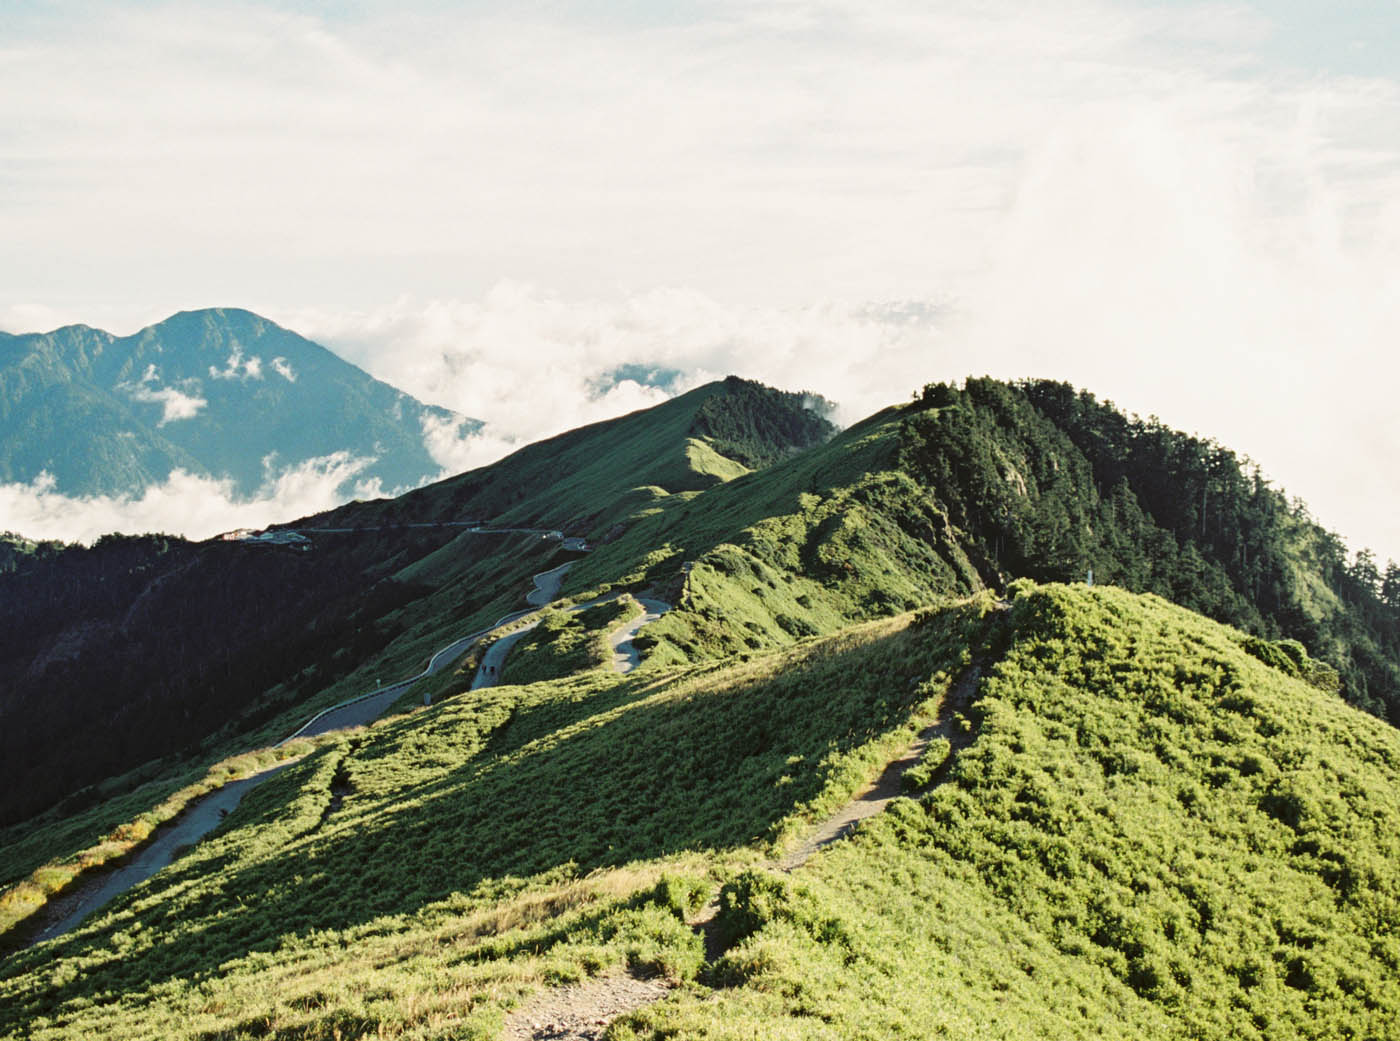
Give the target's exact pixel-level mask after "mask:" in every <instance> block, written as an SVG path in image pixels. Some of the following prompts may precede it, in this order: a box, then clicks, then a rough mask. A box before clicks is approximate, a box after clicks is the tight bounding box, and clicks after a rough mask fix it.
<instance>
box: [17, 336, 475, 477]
mask: <svg viewBox="0 0 1400 1041" xmlns="http://www.w3.org/2000/svg"><path fill="white" fill-rule="evenodd" d="M460 422H461V417H460V416H457V415H456V414H455V413H452V412H449V411H448V410H446V409H441V408H437V407H434V406H426V405H423V404H422V403H421V402H418V401H416V400H414V399H413V398H411V397H409V396H408V395H406V394H403V393H401V392H399V391H397V390H395V389H394V388H392V387H390V386H387V385H386V384H383V383H380V382H378V381H377V380H374V379H372V378H371V377H370V376H369V375H368V374H367V373H365V372H363V371H362V370H360V369H358V368H356V367H355V366H353V365H351V364H349V363H348V362H345V361H342V360H341V359H340V358H337V357H336V356H335V355H334V354H332V353H331V352H330V351H327V350H326V349H325V348H323V347H320V346H318V345H317V344H315V343H312V342H311V341H309V340H306V339H304V338H303V337H301V336H298V335H296V334H295V333H293V332H290V331H288V330H286V329H283V328H281V327H280V326H278V325H276V324H274V323H273V322H270V321H268V320H267V319H265V318H260V317H258V316H257V315H255V314H251V313H249V312H247V311H241V310H237V309H226V310H225V309H218V310H203V311H186V312H182V313H180V314H177V315H174V316H173V317H171V318H168V319H166V320H165V321H163V322H160V323H158V324H156V325H153V326H150V327H148V328H146V329H142V330H141V331H140V332H138V333H135V334H133V335H131V336H124V337H116V336H112V335H111V334H110V333H105V332H102V331H101V330H97V329H89V328H87V327H85V326H69V327H66V328H63V329H57V330H55V331H53V332H51V333H45V334H30V335H24V336H5V337H3V338H2V339H0V481H19V482H29V481H32V480H34V479H35V478H36V477H38V476H39V474H40V473H41V472H47V473H48V474H50V475H52V477H53V478H54V479H55V481H56V482H57V487H58V489H59V491H61V492H63V493H65V494H68V495H93V494H124V495H131V494H135V493H138V492H139V491H140V490H141V489H142V488H144V487H145V486H147V485H149V484H152V483H158V482H161V481H164V480H165V479H166V478H167V477H168V476H169V474H170V472H171V470H173V469H175V468H180V469H183V470H186V471H188V472H191V473H195V474H203V475H210V476H215V477H229V478H232V479H233V481H234V483H235V485H236V487H237V489H238V491H240V492H242V493H250V492H253V491H256V490H257V489H258V487H259V486H260V485H262V484H263V482H264V481H265V480H266V479H267V478H268V476H269V466H271V467H272V469H273V470H276V471H280V470H282V469H285V468H287V467H291V466H295V465H297V464H299V463H303V462H305V461H307V460H310V459H316V458H322V457H325V456H329V455H332V454H334V453H338V452H344V453H348V454H349V455H350V456H353V457H356V458H363V459H366V460H372V462H370V463H369V464H368V465H367V466H366V468H365V469H364V470H363V472H361V473H360V474H358V475H357V477H356V480H368V481H373V480H375V479H378V480H379V481H381V482H382V483H383V485H384V487H385V488H386V489H395V488H403V487H412V486H415V485H417V484H420V483H421V482H422V481H423V480H424V479H426V478H429V477H433V476H436V475H437V474H438V473H439V472H440V469H441V468H440V467H439V466H438V465H437V464H436V463H435V462H434V461H433V459H432V458H431V456H430V455H429V454H428V451H427V449H426V448H425V447H424V433H425V424H429V425H431V424H456V423H460ZM346 490H347V491H348V490H349V489H348V488H347V489H346Z"/></svg>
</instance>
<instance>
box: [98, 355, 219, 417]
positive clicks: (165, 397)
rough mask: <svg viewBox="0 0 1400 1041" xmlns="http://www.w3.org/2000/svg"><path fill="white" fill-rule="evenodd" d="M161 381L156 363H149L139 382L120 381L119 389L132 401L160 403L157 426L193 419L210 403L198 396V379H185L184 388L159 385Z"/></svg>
mask: <svg viewBox="0 0 1400 1041" xmlns="http://www.w3.org/2000/svg"><path fill="white" fill-rule="evenodd" d="M159 382H160V373H159V372H158V371H157V369H156V367H155V366H154V365H148V366H146V371H145V373H144V374H142V376H141V379H140V380H139V381H138V382H136V383H119V384H117V389H118V390H122V391H125V392H126V393H127V394H128V395H129V396H130V397H131V400H132V401H140V402H144V403H146V404H151V405H159V406H160V407H161V417H160V421H159V422H158V423H156V426H157V427H163V426H165V424H167V423H174V422H177V421H179V420H181V419H193V418H194V417H195V416H197V415H199V412H200V410H201V409H203V408H204V407H205V406H207V405H208V404H209V402H208V401H207V400H205V399H204V398H201V397H199V396H198V391H199V383H198V381H196V380H186V381H184V382H183V386H184V388H185V389H184V390H180V389H178V388H176V387H160V386H157V384H159Z"/></svg>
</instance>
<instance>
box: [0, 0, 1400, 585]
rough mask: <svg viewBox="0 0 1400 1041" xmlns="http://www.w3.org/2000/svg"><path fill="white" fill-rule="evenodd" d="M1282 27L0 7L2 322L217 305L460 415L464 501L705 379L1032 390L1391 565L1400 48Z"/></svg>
mask: <svg viewBox="0 0 1400 1041" xmlns="http://www.w3.org/2000/svg"><path fill="white" fill-rule="evenodd" d="M1314 6H1315V8H1316V9H1315V10H1310V9H1309V7H1308V5H1262V4H1260V5H1251V4H1249V3H1245V4H1239V3H1233V2H1232V3H1220V4H1217V3H1190V4H1174V5H1169V6H1163V5H1160V4H1156V5H1149V4H1145V3H1142V4H1139V3H1124V2H1115V3H1110V2H1101V0H1072V2H1069V3H1065V4H1057V5H1054V7H1053V9H1052V8H1039V7H1037V6H1035V5H1026V4H1020V3H1013V2H1010V0H994V2H992V3H984V2H980V0H979V2H967V3H959V2H954V3H947V4H937V5H928V4H919V3H904V2H891V0H874V2H869V0H867V2H862V3H859V4H857V3H854V2H844V0H822V2H817V0H781V2H777V0H775V2H759V3H725V2H709V3H700V4H695V5H683V6H681V7H675V6H668V5H650V6H648V5H640V6H639V5H621V6H617V5H612V6H609V5H603V6H601V7H599V6H575V7H569V8H560V7H557V6H552V7H548V8H539V7H535V6H527V7H523V8H522V7H521V6H520V5H504V4H493V3H487V4H481V5H472V7H471V11H470V13H463V11H462V10H461V9H459V8H457V7H454V6H452V5H446V6H443V5H435V4H429V3H410V4H407V5H396V6H395V9H394V10H393V12H392V13H390V12H389V11H388V9H378V11H377V12H376V11H366V10H361V11H358V12H356V13H350V14H347V13H343V12H334V13H328V12H331V9H330V8H326V7H317V8H315V9H312V8H309V7H299V6H298V5H296V4H291V3H276V4H273V3H267V4H260V3H251V4H245V3H240V4H232V3H230V4H228V5H200V7H199V8H198V10H193V9H186V8H184V7H180V6H175V5H160V6H158V7H155V8H151V7H149V6H148V5H137V4H134V3H131V4H104V5H97V4H89V3H60V4H57V5H51V6H46V7H44V8H34V9H31V10H27V11H25V12H7V14H6V15H5V16H4V17H5V19H6V21H5V24H4V29H5V38H6V48H5V50H4V53H3V55H0V77H3V78H4V80H5V81H6V82H8V83H11V84H14V85H15V89H11V90H6V91H0V126H5V127H7V128H9V129H8V131H7V132H0V157H3V158H5V159H7V160H9V161H8V162H6V163H3V164H0V215H3V217H4V219H5V223H6V229H7V245H8V247H9V248H8V249H7V250H6V256H5V257H4V258H0V284H4V285H6V286H7V287H8V294H7V297H6V299H4V300H0V327H3V328H7V329H11V330H14V331H21V330H30V329H36V328H43V327H46V326H51V325H53V324H58V322H60V321H68V320H80V321H85V322H88V323H91V324H95V325H102V326H104V327H107V328H110V329H113V331H121V332H125V331H131V330H132V329H134V328H135V327H137V326H138V325H140V324H142V323H145V322H150V321H155V320H158V319H160V318H162V317H164V316H165V315H166V314H168V313H170V312H171V311H174V310H177V309H180V308H184V307H195V306H210V305H213V306H217V305H223V304H230V305H240V306H246V307H249V308H251V309H253V310H256V311H258V312H260V313H263V314H267V315H268V316H269V317H272V318H274V319H276V320H278V321H280V322H282V323H283V324H285V325H288V326H289V327H291V328H294V329H296V330H297V331H299V332H303V333H305V334H306V335H309V336H311V337H312V338H314V339H320V340H323V341H324V342H326V343H327V344H328V345H329V346H332V347H333V348H335V349H337V350H339V351H342V352H343V353H344V354H345V355H346V356H347V357H349V358H350V359H351V360H354V361H356V362H358V363H359V364H361V365H362V366H364V367H365V368H367V369H368V370H369V371H370V372H371V373H373V374H374V375H376V376H380V377H381V378H384V379H386V380H388V381H390V382H393V383H396V384H398V385H399V386H401V387H402V388H403V389H404V390H406V391H408V392H410V393H413V394H414V395H415V396H418V397H421V398H423V399H425V400H428V401H431V402H434V403H440V404H444V405H447V406H449V407H452V408H454V409H457V410H459V411H461V412H464V413H466V414H468V415H473V416H477V417H479V418H482V419H484V420H486V421H487V422H488V424H489V428H488V438H482V439H465V440H464V439H461V438H458V437H456V436H455V433H454V432H453V431H451V430H449V429H445V428H434V429H433V430H431V431H430V432H429V436H430V443H431V444H432V445H433V446H434V450H435V458H438V459H439V460H440V461H442V462H444V463H445V464H446V465H448V466H450V467H451V468H453V469H456V468H458V467H460V466H464V465H471V464H476V463H480V462H485V461H488V460H489V459H490V458H492V457H494V456H496V455H498V454H499V453H500V452H502V451H504V450H506V449H507V448H508V447H509V446H510V445H512V444H515V443H518V442H519V441H521V440H527V439H531V438H534V437H539V436H543V435H545V434H547V433H551V432H553V431H556V430H559V429H563V428H565V427H568V426H572V425H576V424H577V423H580V422H586V421H589V420H593V419H598V418H602V417H604V416H607V415H614V414H617V413H618V412H621V411H626V410H628V409H631V408H636V407H641V406H644V405H646V404H649V403H652V402H654V401H656V400H658V399H659V398H660V397H661V396H662V395H663V394H665V393H669V392H672V391H674V390H675V389H679V388H683V387H685V386H689V385H692V384H694V383H696V382H699V381H702V380H704V379H706V378H710V377H713V376H719V375H723V374H725V373H727V372H731V371H733V372H738V373H740V374H742V375H747V376H752V377H754V378H758V379H763V380H765V381H767V382H771V383H775V384H778V385H782V386H785V387H790V388H794V389H797V388H804V387H805V388H809V389H812V390H814V391H817V392H819V393H822V394H825V395H827V396H829V397H832V398H834V399H835V400H837V401H839V402H841V403H842V405H843V407H844V408H845V413H844V416H845V418H852V417H854V416H858V415H860V414H862V413H864V412H867V411H869V410H871V409H873V408H876V407H879V406H880V405H883V404H886V403H889V402H892V401H897V400H902V399H905V398H906V397H907V396H908V395H909V393H910V392H911V391H912V390H913V389H914V388H915V387H917V386H918V385H920V384H922V383H923V382H926V381H928V380H931V379H939V378H960V377H963V376H965V375H968V374H969V373H976V374H980V373H983V372H989V373H992V374H995V375H1001V376H1009V377H1022V376H1050V377H1055V378H1063V379H1068V380H1071V381H1073V382H1075V383H1077V384H1080V385H1082V386H1085V387H1088V388H1089V389H1092V390H1094V391H1095V392H1096V393H1098V394H1099V395H1100V396H1101V397H1108V398H1112V399H1113V400H1115V401H1117V402H1118V403H1119V404H1120V405H1122V406H1124V407H1126V408H1129V409H1131V410H1135V411H1139V412H1144V413H1147V412H1151V413H1156V414H1158V415H1160V416H1161V417H1162V418H1163V419H1164V420H1165V421H1167V422H1169V423H1171V424H1173V425H1175V426H1179V427H1183V428H1186V429H1188V430H1195V431H1199V432H1200V433H1202V434H1205V435H1209V436H1213V437H1216V438H1218V439H1219V440H1221V441H1223V442H1224V443H1226V444H1228V445H1230V446H1231V447H1234V448H1236V449H1238V450H1240V451H1242V452H1245V453H1248V454H1249V455H1250V456H1252V457H1253V458H1255V459H1256V460H1258V461H1259V463H1260V464H1261V465H1262V466H1263V467H1264V469H1265V471H1266V473H1268V474H1269V475H1270V476H1272V477H1273V478H1274V479H1275V480H1276V481H1278V482H1279V483H1282V484H1283V485H1285V486H1286V487H1287V488H1288V489H1289V491H1291V492H1294V493H1295V494H1298V495H1301V496H1302V497H1304V498H1305V499H1307V500H1308V502H1309V503H1310V504H1311V505H1312V507H1313V510H1314V513H1315V514H1316V515H1317V516H1318V517H1319V519H1320V520H1322V522H1323V523H1325V524H1327V525H1328V526H1330V527H1333V528H1336V529H1338V530H1340V531H1342V532H1343V533H1344V534H1345V535H1346V536H1347V537H1348V539H1349V541H1350V542H1351V543H1352V545H1354V546H1358V547H1359V546H1361V545H1366V544H1369V545H1372V546H1374V547H1375V549H1376V550H1377V551H1378V552H1379V553H1380V554H1381V555H1382V557H1384V556H1396V557H1400V493H1397V492H1396V491H1395V489H1394V487H1393V485H1392V482H1391V481H1390V479H1389V477H1388V475H1389V473H1390V472H1391V471H1392V469H1393V460H1394V459H1395V458H1397V453H1398V452H1400V416H1398V415H1397V411H1396V410H1395V409H1394V408H1393V405H1392V403H1391V401H1390V390H1389V388H1390V387H1392V386H1394V385H1395V383H1396V382H1397V379H1398V378H1400V370H1397V363H1396V362H1395V361H1394V360H1393V359H1392V352H1391V351H1390V350H1389V345H1390V344H1391V343H1393V342H1396V340H1397V337H1398V336H1400V144H1397V142H1400V81H1397V78H1396V76H1395V74H1394V69H1396V68H1400V58H1397V55H1396V54H1395V47H1396V45H1395V43H1394V41H1395V40H1397V39H1400V28H1398V27H1397V26H1396V25H1394V24H1393V22H1394V19H1395V16H1394V15H1393V14H1391V13H1390V10H1389V8H1388V7H1387V6H1386V5H1372V6H1371V7H1366V9H1364V10H1363V9H1362V8H1363V7H1365V5H1353V6H1348V7H1345V8H1329V7H1328V6H1327V5H1314ZM347 10H348V9H347ZM19 85H22V86H23V89H20V87H19ZM152 287H158V288H156V289H153V288H152ZM889 301H895V302H907V303H895V304H893V305H891V304H889V303H887V302H889ZM649 370H665V375H666V378H665V379H657V380H649V379H648V378H647V376H646V373H647V371H649ZM658 383H659V384H660V385H659V386H658V385H653V384H658ZM172 509H173V506H172ZM3 523H4V522H3V521H0V524H3Z"/></svg>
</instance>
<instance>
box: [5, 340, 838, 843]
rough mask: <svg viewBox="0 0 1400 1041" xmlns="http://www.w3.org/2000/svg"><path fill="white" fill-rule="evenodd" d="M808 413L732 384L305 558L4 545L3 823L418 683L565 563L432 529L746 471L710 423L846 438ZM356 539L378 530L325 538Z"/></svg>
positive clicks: (375, 518) (760, 436) (325, 542)
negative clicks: (449, 650) (367, 691)
mask: <svg viewBox="0 0 1400 1041" xmlns="http://www.w3.org/2000/svg"><path fill="white" fill-rule="evenodd" d="M191 320H193V319H191ZM804 400H805V399H804V397H803V396H801V395H796V394H783V393H781V392H778V391H773V390H770V389H768V388H764V387H761V386H759V385H758V384H753V383H747V382H745V381H742V380H727V381H724V382H723V383H716V384H711V385H710V386H708V387H704V388H701V389H700V390H697V391H693V392H691V393H690V394H687V395H685V396H683V397H681V398H678V399H676V400H675V401H673V402H668V403H667V404H665V405H662V406H659V407H658V408H655V409H652V410H649V411H647V412H643V413H636V414H634V415H631V416H627V417H623V418H622V419H619V420H613V421H610V422H607V423H600V424H595V425H593V426H590V427H585V428H583V429H581V430H577V431H573V432H571V433H570V434H566V435H563V436H562V437H560V438H556V439H554V440H552V441H550V442H544V443H543V444H542V445H534V446H531V447H530V448H527V449H524V450H522V451H521V452H519V453H517V454H516V455H514V456H512V457H510V458H508V459H506V460H503V461H502V462H500V463H498V464H496V465H495V466H493V467H488V468H486V469H484V470H479V471H475V472H473V473H470V474H466V475H463V477H461V478H457V479H453V480H451V481H448V482H444V483H442V484H439V485H435V486H432V487H429V488H425V489H422V490H421V491H419V492H416V493H413V494H410V495H407V496H404V497H402V498H400V499H397V500H392V501H378V502H373V503H363V504H355V505H352V506H349V507H345V508H343V509H341V510H337V511H333V512H332V513H330V514H327V515H323V516H321V517H317V518H312V519H310V520H309V521H308V522H307V523H306V525H305V526H306V527H307V529H308V530H310V531H312V534H313V539H312V542H311V543H310V547H309V549H307V550H306V551H305V552H300V551H298V550H296V549H295V548H289V547H277V546H260V545H245V544H241V543H225V542H219V541H213V542H209V543H204V544H198V545H196V544H191V543H188V542H185V541H184V540H181V539H172V538H167V537H143V538H135V537H129V538H128V537H115V536H109V537H106V538H104V539H102V540H99V542H98V543H97V544H95V545H94V546H93V547H91V548H90V549H84V548H82V547H78V546H73V547H67V548H56V547H53V546H36V545H35V544H33V543H29V542H26V541H24V540H21V539H14V540H12V541H10V542H6V543H0V674H3V675H5V676H6V677H7V678H8V681H7V683H6V684H5V685H4V686H3V688H0V825H4V824H9V823H13V822H15V821H18V820H21V819H23V818H25V817H27V816H29V815H31V814H34V813H37V812H39V811H42V810H44V809H46V808H47V807H49V806H51V805H52V804H53V803H55V802H57V801H59V800H61V799H67V802H66V803H65V804H64V805H65V807H66V808H67V809H68V810H72V809H76V808H79V807H81V806H84V805H88V804H91V803H92V802H94V801H97V800H99V799H101V798H102V797H103V796H104V792H105V790H104V789H102V788H100V787H96V785H98V782H101V781H103V780H104V779H106V778H108V777H112V776H114V775H117V774H122V773H125V772H126V771H128V770H132V769H134V768H136V767H138V766H141V765H142V764H144V763H147V762H148V761H150V760H161V759H165V758H167V757H171V756H179V755H187V754H196V753H203V752H205V751H207V749H208V748H210V747H212V745H210V744H209V742H211V741H216V740H224V741H233V742H235V743H236V741H235V739H236V738H246V737H247V736H248V735H249V734H251V733H253V732H256V731H258V730H259V729H260V728H263V727H265V726H270V725H273V724H274V722H275V721H279V720H281V721H285V722H286V725H287V728H288V730H290V728H291V726H293V725H294V724H293V723H292V722H291V720H292V718H293V717H294V716H295V715H296V714H297V713H300V716H301V718H305V717H306V716H308V715H310V714H311V713H312V712H313V711H315V710H316V709H319V708H321V707H323V706H324V705H325V704H327V703H329V702H330V701H333V700H335V697H334V695H335V694H337V693H338V694H339V696H340V697H342V698H343V697H349V696H352V695H354V694H357V693H360V692H361V690H360V689H356V688H355V687H353V684H354V683H355V682H360V683H362V684H364V685H365V686H368V687H370V688H372V687H373V685H374V683H375V682H377V681H378V680H379V679H390V678H393V679H397V678H400V677H401V676H402V675H410V674H412V672H414V671H416V670H417V669H418V668H420V667H421V660H420V658H419V657H418V655H426V654H427V653H431V651H432V650H434V649H436V647H435V646H433V645H432V640H433V639H434V638H436V637H435V635H434V634H437V633H441V634H443V635H442V637H441V639H440V640H439V644H443V643H447V642H449V641H450V640H451V639H452V638H454V637H456V636H460V635H462V634H463V633H464V632H468V631H471V630H472V629H473V628H477V627H480V625H483V624H486V623H488V622H491V621H494V620H495V618H497V617H499V616H500V615H501V614H504V613H505V612H506V611H508V610H511V609H513V608H516V607H519V606H523V605H522V602H521V601H522V597H523V594H524V592H525V591H526V590H527V589H528V586H529V583H528V579H529V575H530V574H531V573H532V570H543V568H544V566H545V564H546V560H547V559H553V558H550V554H557V553H558V552H559V548H558V543H556V542H542V541H541V540H539V539H538V537H534V538H531V537H530V536H528V535H512V534H509V533H503V534H499V535H493V534H490V533H473V532H463V531H462V529H461V527H455V526H444V527H438V528H435V527H431V526H424V525H430V524H431V523H432V522H433V521H435V520H453V521H455V520H457V519H459V518H462V517H477V518H486V519H491V520H492V521H494V522H499V523H500V524H501V525H502V526H507V527H508V526H510V525H511V524H512V523H519V522H521V521H522V520H526V521H531V522H536V523H538V522H540V521H544V522H546V523H550V522H556V521H557V522H559V523H564V521H565V519H566V518H570V517H579V516H583V515H593V516H595V517H596V516H597V515H599V514H602V513H606V512H614V513H615V512H617V511H618V510H619V509H620V510H622V511H624V513H625V512H626V511H627V510H629V509H631V508H635V505H636V504H637V503H638V502H639V501H653V500H654V499H655V498H656V497H657V496H664V495H666V494H667V492H668V491H670V490H675V489H687V488H694V487H697V486H707V485H712V484H714V483H716V482H719V481H721V480H723V479H724V476H725V475H726V472H727V475H729V476H733V475H736V474H742V473H744V472H746V471H745V468H744V467H743V466H742V465H741V464H739V463H737V462H735V461H733V460H730V459H728V458H727V457H723V456H720V455H719V454H718V452H717V451H716V450H715V449H714V448H712V447H711V446H710V444H709V442H707V441H705V440H703V438H704V437H705V436H708V435H704V434H702V432H701V431H700V430H699V425H700V422H701V421H700V420H699V419H698V418H697V417H698V416H699V415H700V414H701V413H702V412H703V415H704V417H706V420H705V421H706V422H708V423H710V424H712V425H713V424H718V425H719V426H722V427H723V429H724V430H726V431H728V436H729V437H730V438H731V440H736V441H742V442H743V443H744V444H746V445H748V446H749V448H748V451H750V452H751V453H754V455H752V456H750V458H751V459H752V458H756V457H757V456H766V457H777V456H781V455H791V454H792V453H794V452H798V451H800V450H801V449H802V448H803V447H804V446H806V445H807V444H810V443H813V442H815V441H820V440H822V439H824V438H826V437H827V436H829V435H830V433H831V430H832V428H831V426H830V424H829V423H827V421H826V420H824V419H821V418H819V417H817V416H816V415H815V414H813V413H812V412H810V411H808V410H807V409H806V408H805V407H804ZM716 428H717V427H716ZM716 461H719V462H720V463H721V464H722V465H719V466H716V465H714V464H715V462H716ZM716 471H722V472H720V473H717V472H716ZM663 481H664V482H665V484H666V485H667V486H669V488H667V487H663V486H661V485H660V482H663ZM643 486H645V487H649V488H651V490H650V491H647V492H645V493H642V494H640V495H638V494H635V493H633V492H632V491H631V490H632V489H636V488H638V487H643ZM464 493H470V497H469V498H462V495H463V494H464ZM510 503H518V504H519V505H518V506H516V508H515V509H513V510H511V509H509V506H508V504H510ZM501 510H505V511H506V512H504V513H501V512H499V511H501ZM336 527H351V528H357V529H364V530H357V531H354V532H338V533H335V534H316V533H315V531H314V529H316V528H336ZM449 543H450V545H449ZM560 559H563V558H560ZM553 562H554V563H557V562H558V560H557V559H554V560H553ZM7 570H8V571H10V572H12V573H10V574H6V571H7ZM201 743H203V744H201ZM159 769H160V764H154V765H152V766H150V767H148V768H146V769H143V770H142V771H141V773H140V776H141V777H146V776H149V775H151V774H153V773H154V772H158V771H159Z"/></svg>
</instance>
